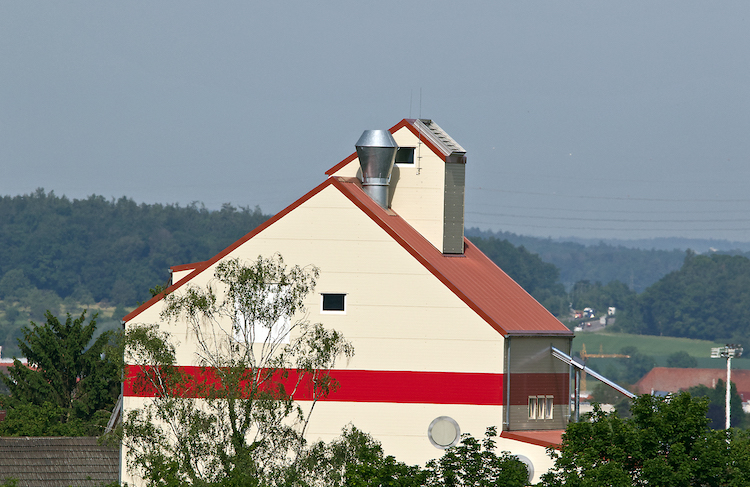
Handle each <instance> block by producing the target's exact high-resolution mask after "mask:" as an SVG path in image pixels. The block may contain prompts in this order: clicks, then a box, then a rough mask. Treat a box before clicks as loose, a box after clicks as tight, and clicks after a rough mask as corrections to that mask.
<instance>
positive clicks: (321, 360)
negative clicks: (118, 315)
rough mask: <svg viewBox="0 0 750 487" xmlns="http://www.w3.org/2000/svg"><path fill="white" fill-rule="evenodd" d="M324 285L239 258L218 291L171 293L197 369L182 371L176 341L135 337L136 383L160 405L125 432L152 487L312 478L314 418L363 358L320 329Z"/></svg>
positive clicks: (170, 319)
mask: <svg viewBox="0 0 750 487" xmlns="http://www.w3.org/2000/svg"><path fill="white" fill-rule="evenodd" d="M318 275H319V271H318V269H317V268H315V267H306V268H302V267H299V266H292V267H289V266H287V265H286V264H285V263H284V261H283V259H282V257H281V256H280V255H278V254H277V255H274V256H273V257H271V258H264V257H258V258H257V259H256V260H255V261H252V262H249V263H243V262H241V261H240V260H236V259H235V260H228V261H224V262H222V263H220V264H219V265H218V266H217V267H216V270H215V274H214V277H213V279H212V280H211V281H210V282H209V283H208V285H206V286H204V287H196V286H188V287H187V288H186V289H184V290H183V289H179V290H177V291H175V292H173V293H171V294H167V295H166V297H165V298H164V309H163V311H162V313H161V319H162V322H164V323H171V324H179V325H180V326H184V327H187V329H188V330H189V336H190V338H189V340H190V344H191V346H192V347H194V349H195V357H194V359H195V361H194V363H195V364H197V367H195V368H192V369H188V368H186V367H184V366H182V365H184V364H181V365H178V364H177V360H176V354H175V350H176V347H177V346H179V344H178V343H177V342H176V341H175V340H174V337H172V336H170V335H169V334H168V333H167V332H166V331H164V330H161V329H159V328H158V327H157V326H156V325H142V326H135V327H133V328H131V329H130V330H128V332H127V334H126V363H128V364H131V367H130V380H132V381H133V387H134V388H135V389H136V391H140V392H147V393H148V394H146V395H150V396H153V399H152V400H150V401H148V402H147V405H146V406H145V407H143V408H141V409H138V410H134V411H132V412H130V413H129V414H128V416H127V418H126V421H125V423H124V442H125V445H126V446H127V447H128V466H129V468H130V469H134V470H136V471H138V472H139V473H140V475H142V476H143V478H145V479H147V480H148V481H149V482H150V483H151V485H175V484H180V485H183V484H186V485H219V484H221V485H284V484H287V485H288V484H289V483H293V482H294V478H297V477H299V476H300V474H299V472H298V471H297V470H298V469H299V468H300V467H299V465H300V464H301V459H302V458H303V457H304V456H305V439H304V433H305V428H306V426H307V424H308V421H309V419H310V414H311V413H312V411H313V409H314V405H315V403H316V401H317V400H319V399H321V398H323V397H325V396H326V395H327V394H329V393H330V392H331V391H333V390H335V388H336V386H337V384H336V382H335V381H334V380H332V378H331V377H330V374H329V372H330V370H331V369H332V368H333V367H334V366H335V364H336V361H337V360H338V359H341V358H349V357H351V356H352V355H353V347H352V345H351V344H350V343H349V342H347V341H346V340H345V339H344V337H343V336H342V335H341V334H340V333H339V332H337V331H333V330H329V329H326V328H324V327H323V325H322V324H320V323H311V322H310V321H309V319H308V314H307V311H306V309H305V306H304V300H305V298H306V296H308V295H310V293H312V292H313V290H314V288H315V284H316V279H317V278H318ZM167 292H168V291H167ZM295 396H297V397H302V398H304V399H306V401H305V405H306V407H304V408H303V407H302V406H301V405H300V403H299V402H298V401H296V400H295Z"/></svg>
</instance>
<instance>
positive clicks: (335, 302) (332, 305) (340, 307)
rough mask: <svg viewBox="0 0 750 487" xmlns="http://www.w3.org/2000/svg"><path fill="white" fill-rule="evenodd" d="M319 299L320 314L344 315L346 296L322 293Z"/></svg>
mask: <svg viewBox="0 0 750 487" xmlns="http://www.w3.org/2000/svg"><path fill="white" fill-rule="evenodd" d="M320 298H321V299H320V312H321V313H339V314H343V313H346V294H343V293H323V294H321V295H320Z"/></svg>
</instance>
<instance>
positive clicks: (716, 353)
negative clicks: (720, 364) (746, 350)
mask: <svg viewBox="0 0 750 487" xmlns="http://www.w3.org/2000/svg"><path fill="white" fill-rule="evenodd" d="M742 352H743V349H742V346H740V345H736V344H734V343H733V344H731V345H730V344H727V345H725V346H723V347H713V348H712V349H711V358H726V359H727V393H726V399H725V401H726V404H725V413H726V423H725V424H726V429H729V426H730V421H729V415H730V412H731V410H730V407H729V404H730V394H729V393H730V391H731V389H732V387H731V380H732V358H733V357H738V358H739V357H741V356H742Z"/></svg>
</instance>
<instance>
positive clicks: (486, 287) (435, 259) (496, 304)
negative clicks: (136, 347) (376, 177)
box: [123, 177, 573, 336]
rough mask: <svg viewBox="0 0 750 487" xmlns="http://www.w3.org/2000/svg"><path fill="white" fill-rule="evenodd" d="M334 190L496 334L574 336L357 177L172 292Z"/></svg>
mask: <svg viewBox="0 0 750 487" xmlns="http://www.w3.org/2000/svg"><path fill="white" fill-rule="evenodd" d="M330 185H333V186H334V187H336V188H337V189H338V190H339V191H341V192H342V193H343V194H344V195H345V196H346V197H347V198H349V200H351V201H352V202H353V203H354V204H355V205H356V206H357V207H359V208H360V209H361V210H362V211H363V212H364V213H365V214H367V215H368V216H369V217H370V218H372V219H373V220H374V221H375V222H376V223H377V224H378V225H380V227H381V228H383V229H384V230H385V231H386V232H388V234H389V235H391V237H393V238H394V239H395V240H396V241H397V242H398V243H399V244H401V246H402V247H404V248H405V249H406V250H407V251H408V252H409V253H410V254H411V255H412V256H413V257H414V258H415V259H417V260H418V261H419V262H420V263H421V264H422V265H424V266H425V267H426V268H427V269H428V270H429V271H430V272H431V273H432V274H433V275H435V276H436V277H437V278H438V279H440V281H442V282H443V284H445V285H446V286H447V287H448V288H449V289H451V291H453V292H454V293H455V294H456V295H457V296H458V297H459V298H461V300H462V301H463V302H464V303H466V304H467V305H468V306H469V307H470V308H471V309H473V310H474V311H475V312H476V313H477V314H478V315H479V316H481V317H482V318H483V319H484V320H485V321H487V323H489V324H490V326H492V327H493V328H494V329H495V330H497V331H498V332H499V333H501V334H502V335H504V336H508V335H569V336H572V335H573V333H572V332H571V331H570V330H569V329H568V328H567V327H566V326H565V325H563V324H562V323H560V321H558V320H557V318H555V317H554V316H553V315H552V314H551V313H550V312H549V311H547V310H546V309H545V308H544V307H543V306H542V305H541V304H539V303H538V302H537V301H536V300H535V299H534V298H533V297H531V295H529V294H528V293H527V292H526V291H524V290H523V288H521V286H519V285H518V284H516V282H515V281H513V279H511V278H510V277H508V275H507V274H506V273H505V272H503V271H502V270H501V269H500V268H499V267H497V265H495V263H494V262H492V261H491V260H490V259H489V258H488V257H487V256H486V255H484V254H483V253H482V252H481V251H480V250H479V249H478V248H476V247H475V246H474V244H472V243H471V242H470V241H469V240H467V239H464V254H463V255H460V254H459V255H451V254H443V253H442V252H440V251H439V250H438V249H437V248H435V247H434V246H433V245H432V244H431V243H430V242H429V241H428V240H427V239H425V238H424V237H423V236H422V235H421V234H420V233H419V232H417V231H416V230H415V229H414V228H413V227H412V226H411V225H409V224H408V223H407V222H406V221H405V220H404V219H403V218H401V217H399V216H398V215H397V214H396V213H395V212H393V211H392V210H388V211H386V210H384V209H383V208H382V207H381V206H380V205H378V204H377V203H376V202H375V201H373V200H372V199H371V198H370V197H369V196H367V195H366V194H365V192H364V191H363V190H362V188H361V186H360V183H359V181H358V180H357V179H356V178H351V179H347V178H336V177H332V178H329V179H327V180H326V181H325V182H323V183H322V184H320V185H318V187H316V188H315V189H313V190H312V191H310V192H309V193H307V194H306V195H305V196H303V197H302V198H300V199H299V200H297V201H296V202H294V203H292V205H290V206H289V207H288V208H286V209H284V210H283V211H281V212H280V213H278V214H277V215H275V216H274V217H273V218H271V219H269V220H267V221H266V222H265V223H263V224H262V225H260V226H259V227H257V228H256V229H255V230H253V231H252V232H250V233H248V234H247V235H245V236H244V237H242V238H241V239H239V240H238V241H237V242H235V243H234V244H232V245H231V246H229V247H227V248H226V249H224V250H223V251H222V252H220V253H219V254H217V255H216V256H214V257H213V258H212V259H209V260H207V261H205V262H202V263H199V265H198V266H197V267H196V268H195V270H194V271H193V272H191V273H190V274H188V275H187V276H186V277H184V278H182V279H181V280H180V281H179V282H177V283H175V284H174V285H173V286H171V287H170V288H168V289H167V291H168V292H172V291H173V290H175V289H177V288H179V287H181V286H183V285H184V284H185V283H187V282H188V281H190V280H191V279H192V278H193V277H194V276H195V275H197V274H198V273H200V272H201V271H202V270H203V269H205V268H206V267H209V266H211V265H212V264H214V263H215V262H217V261H219V260H220V259H221V258H223V257H224V256H225V255H227V254H229V252H231V251H232V250H234V249H236V248H237V247H239V246H240V245H242V244H243V243H245V242H247V241H248V240H250V239H251V238H252V237H254V236H255V235H257V234H258V233H260V232H262V231H263V230H264V229H265V228H267V227H269V226H270V225H273V224H274V223H275V222H276V221H278V220H279V219H281V218H283V216H284V215H286V214H287V213H289V212H290V211H292V210H293V209H294V208H296V207H298V206H299V205H301V204H302V203H304V202H305V201H307V200H308V199H310V198H311V197H312V196H314V195H315V194H317V193H319V192H320V191H322V190H323V189H324V188H326V187H328V186H330ZM162 297H163V295H161V294H160V295H158V296H155V297H154V298H152V299H151V300H149V301H147V302H146V303H144V304H143V305H141V306H140V307H138V308H136V309H135V310H134V311H133V312H131V313H130V314H128V315H127V316H125V317H124V318H123V320H124V321H130V320H131V319H133V318H135V317H136V316H138V315H139V314H140V313H141V312H143V311H144V310H145V309H148V308H149V307H151V306H153V305H154V304H155V303H156V302H158V301H159V300H160V299H161V298H162Z"/></svg>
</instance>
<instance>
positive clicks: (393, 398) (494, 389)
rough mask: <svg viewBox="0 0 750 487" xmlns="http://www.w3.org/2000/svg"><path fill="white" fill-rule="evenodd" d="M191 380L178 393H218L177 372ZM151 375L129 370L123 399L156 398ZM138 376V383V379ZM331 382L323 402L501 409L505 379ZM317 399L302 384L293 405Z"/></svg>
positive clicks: (200, 372) (201, 378) (289, 376)
mask: <svg viewBox="0 0 750 487" xmlns="http://www.w3.org/2000/svg"><path fill="white" fill-rule="evenodd" d="M179 370H180V372H182V373H183V374H185V375H186V376H187V377H189V383H188V384H186V385H183V386H181V387H180V388H178V393H179V394H180V395H182V396H185V397H205V396H206V391H208V390H210V389H211V388H217V389H218V388H219V387H220V385H221V384H220V381H219V380H218V379H217V378H216V375H215V374H214V373H212V371H211V369H204V368H201V367H188V366H183V367H179ZM150 372H151V369H143V370H142V369H141V368H140V367H138V366H135V365H129V366H127V376H126V380H125V384H124V394H125V396H130V397H155V396H156V395H157V394H156V389H155V388H150V387H144V386H143V384H144V382H143V380H142V375H140V374H143V373H147V374H148V373H150ZM139 375H140V377H139ZM330 375H331V377H332V378H333V379H335V380H336V381H337V382H338V388H337V389H336V390H334V391H333V392H331V393H330V394H329V395H328V396H327V397H325V398H323V399H321V400H325V401H339V402H390V403H416V404H475V405H490V406H500V405H502V404H503V374H488V373H470V372H411V371H386V370H332V371H331V374H330ZM298 378H299V374H298V373H297V371H295V370H288V371H286V372H285V373H284V377H282V374H281V373H279V374H276V375H275V376H274V377H273V380H272V381H271V382H270V383H268V384H266V386H265V387H264V388H263V389H264V390H270V389H273V390H276V389H277V386H278V385H279V384H282V385H283V386H284V388H285V390H286V391H288V392H289V391H291V390H292V388H293V387H294V384H295V383H296V382H297V379H298ZM312 398H313V396H312V390H311V387H310V382H309V380H303V381H302V383H301V384H300V387H298V388H297V390H296V391H295V392H294V399H295V400H298V401H309V400H311V399H312Z"/></svg>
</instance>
